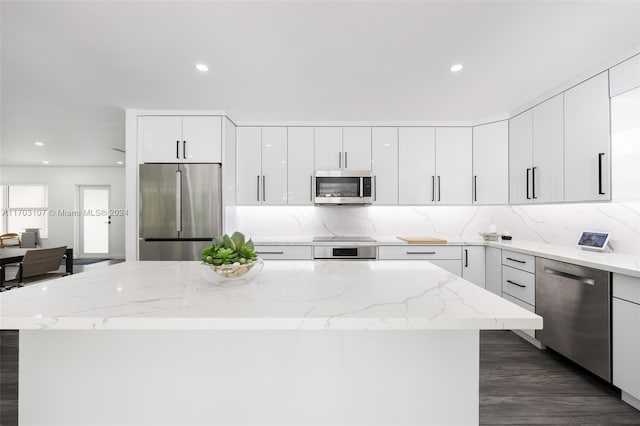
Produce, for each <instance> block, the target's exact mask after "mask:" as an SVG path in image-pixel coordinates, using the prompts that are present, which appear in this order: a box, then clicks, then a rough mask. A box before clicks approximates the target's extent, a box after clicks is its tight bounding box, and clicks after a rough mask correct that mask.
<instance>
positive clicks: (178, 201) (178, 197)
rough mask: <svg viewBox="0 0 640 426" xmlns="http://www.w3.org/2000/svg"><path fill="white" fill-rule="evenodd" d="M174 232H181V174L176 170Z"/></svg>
mask: <svg viewBox="0 0 640 426" xmlns="http://www.w3.org/2000/svg"><path fill="white" fill-rule="evenodd" d="M176 231H178V232H180V231H182V172H181V171H180V170H176Z"/></svg>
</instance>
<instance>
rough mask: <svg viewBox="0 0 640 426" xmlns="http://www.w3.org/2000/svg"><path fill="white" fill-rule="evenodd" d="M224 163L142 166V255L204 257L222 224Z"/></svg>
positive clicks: (151, 257) (148, 257)
mask: <svg viewBox="0 0 640 426" xmlns="http://www.w3.org/2000/svg"><path fill="white" fill-rule="evenodd" d="M220 176H221V172H220V164H141V165H140V174H139V177H140V227H139V229H140V235H139V245H140V247H139V248H140V250H139V258H140V260H200V255H201V253H202V249H204V248H205V247H207V246H209V245H211V240H212V239H213V238H215V237H216V236H217V235H219V234H220V231H221V229H222V223H221V218H222V198H221V192H222V185H221V178H220Z"/></svg>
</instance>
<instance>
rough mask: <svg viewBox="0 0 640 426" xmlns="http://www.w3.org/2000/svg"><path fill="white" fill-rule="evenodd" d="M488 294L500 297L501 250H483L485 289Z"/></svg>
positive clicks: (488, 248)
mask: <svg viewBox="0 0 640 426" xmlns="http://www.w3.org/2000/svg"><path fill="white" fill-rule="evenodd" d="M484 288H486V289H487V290H489V291H490V292H492V293H494V294H497V295H498V296H501V295H502V250H500V249H499V248H495V247H486V248H485V287H484Z"/></svg>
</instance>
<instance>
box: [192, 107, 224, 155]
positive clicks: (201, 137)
mask: <svg viewBox="0 0 640 426" xmlns="http://www.w3.org/2000/svg"><path fill="white" fill-rule="evenodd" d="M182 142H183V146H182V148H183V153H182V154H183V161H186V162H189V163H222V117H183V118H182Z"/></svg>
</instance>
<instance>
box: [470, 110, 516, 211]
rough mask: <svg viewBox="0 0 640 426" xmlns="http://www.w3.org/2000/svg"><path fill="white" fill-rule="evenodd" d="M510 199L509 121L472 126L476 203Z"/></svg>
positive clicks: (500, 202) (504, 202)
mask: <svg viewBox="0 0 640 426" xmlns="http://www.w3.org/2000/svg"><path fill="white" fill-rule="evenodd" d="M508 202H509V122H508V121H507V120H503V121H497V122H495V123H489V124H484V125H482V126H477V127H474V128H473V204H478V205H487V204H507V203H508Z"/></svg>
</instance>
